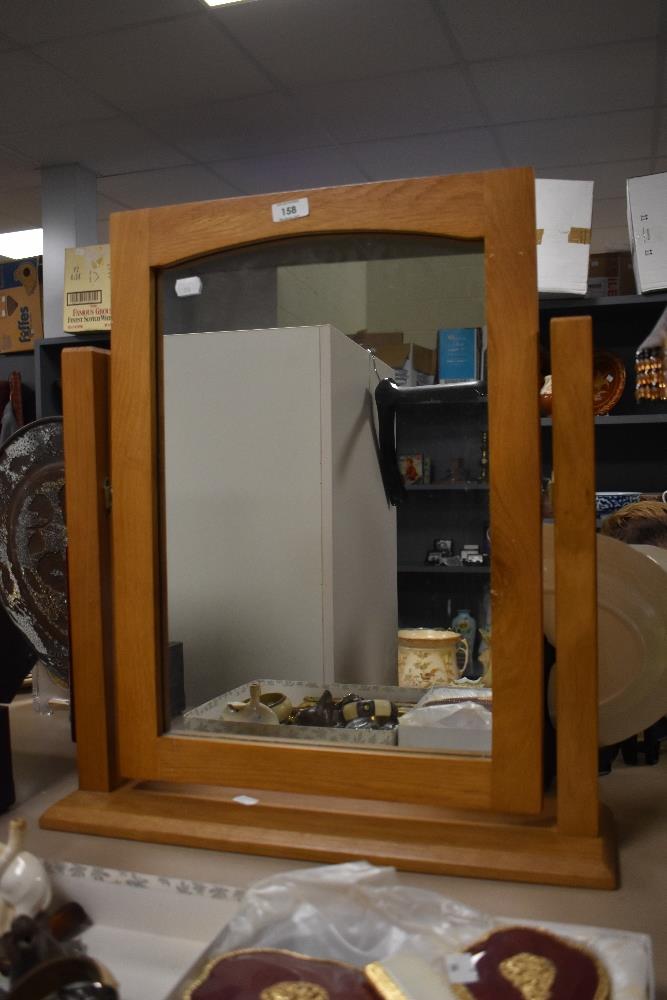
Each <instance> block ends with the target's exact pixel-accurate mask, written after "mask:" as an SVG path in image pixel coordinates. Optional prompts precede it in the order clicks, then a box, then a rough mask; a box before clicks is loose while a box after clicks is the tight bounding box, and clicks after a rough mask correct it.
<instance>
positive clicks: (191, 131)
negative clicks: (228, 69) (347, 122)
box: [137, 93, 330, 161]
mask: <svg viewBox="0 0 667 1000" xmlns="http://www.w3.org/2000/svg"><path fill="white" fill-rule="evenodd" d="M137 118H138V120H139V121H143V122H144V123H145V124H146V125H148V126H150V127H151V128H152V129H153V130H154V131H156V132H158V133H159V134H160V135H162V136H164V137H165V138H168V139H169V141H171V142H173V143H174V144H175V145H176V146H178V148H179V149H182V150H183V151H184V152H186V153H188V154H189V155H190V156H192V157H193V158H194V159H196V160H203V161H211V160H223V159H230V160H231V159H237V158H238V157H241V156H256V155H262V154H269V153H281V152H287V151H289V150H295V149H306V148H308V147H315V146H323V145H326V144H327V143H328V142H329V141H330V138H329V136H327V134H326V133H325V132H324V131H323V130H322V129H320V128H318V127H317V125H316V124H315V123H314V122H313V121H312V119H311V116H310V115H309V114H307V113H304V111H303V110H301V109H300V108H299V106H298V105H297V104H296V102H295V101H292V100H290V99H289V98H287V97H284V96H283V95H282V94H278V93H270V94H262V95H261V96H258V97H243V98H241V99H240V100H238V101H212V102H208V103H203V104H200V105H198V106H197V107H196V108H183V109H180V110H179V109H176V110H174V111H151V112H144V113H143V114H140V115H139V116H137Z"/></svg>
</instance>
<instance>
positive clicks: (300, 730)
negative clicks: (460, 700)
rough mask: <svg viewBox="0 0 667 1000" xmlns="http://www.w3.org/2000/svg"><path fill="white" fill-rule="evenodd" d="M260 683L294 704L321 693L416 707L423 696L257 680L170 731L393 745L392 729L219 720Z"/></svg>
mask: <svg viewBox="0 0 667 1000" xmlns="http://www.w3.org/2000/svg"><path fill="white" fill-rule="evenodd" d="M252 683H256V684H259V685H260V686H261V688H262V692H263V693H268V692H270V691H282V692H284V693H285V694H286V695H287V696H288V697H289V699H290V701H291V702H292V703H293V704H295V705H297V704H299V703H300V702H301V701H302V700H303V699H304V698H308V697H311V698H312V697H319V696H320V695H321V694H322V692H323V691H324V690H328V691H331V693H332V695H333V696H334V698H344V697H345V695H346V694H349V693H350V691H354V693H355V694H358V695H359V696H360V697H361V698H388V699H389V701H393V702H409V703H411V704H416V703H417V702H418V701H419V699H420V698H421V697H422V696H423V694H424V689H423V688H400V687H390V686H386V685H380V684H327V685H326V687H324V686H323V685H322V684H309V683H308V682H307V681H281V680H267V679H264V680H258V681H248V683H247V684H243V685H241V687H237V688H234V689H233V690H232V691H226V692H225V693H224V694H221V695H218V696H217V698H211V700H210V701H207V702H204V704H203V705H198V706H197V707H196V708H192V709H190V710H189V711H187V712H185V713H184V714H183V716H182V717H181V718H180V719H175V720H174V721H173V722H172V731H173V730H176V731H178V730H179V729H181V728H182V729H184V730H185V731H186V732H189V733H193V732H196V733H198V734H200V735H206V734H208V735H223V734H224V735H225V736H236V737H241V738H243V737H257V736H268V737H270V738H271V739H276V740H309V741H311V742H313V741H314V742H316V743H370V744H376V745H378V744H379V745H380V746H395V745H396V730H395V729H330V728H328V727H324V726H287V725H281V726H263V725H262V724H261V723H242V722H223V721H222V720H221V718H220V716H221V714H222V710H223V708H224V706H225V704H226V703H227V702H228V701H244V700H245V699H246V698H248V697H249V695H250V684H252Z"/></svg>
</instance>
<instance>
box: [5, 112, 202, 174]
mask: <svg viewBox="0 0 667 1000" xmlns="http://www.w3.org/2000/svg"><path fill="white" fill-rule="evenodd" d="M3 143H4V145H5V147H10V148H12V149H14V150H15V151H17V152H19V153H23V154H24V155H26V156H30V157H31V158H32V159H33V160H35V162H37V163H39V164H41V165H42V166H53V165H54V164H57V163H81V164H82V165H83V166H84V167H88V168H89V169H90V170H94V171H95V173H97V174H102V175H104V174H121V173H127V172H129V171H133V170H150V169H153V168H155V167H173V166H180V165H181V164H183V163H187V162H188V160H187V157H185V156H183V155H182V154H181V153H179V152H177V151H176V150H175V149H172V148H171V147H170V146H168V145H167V144H166V143H164V142H162V141H161V140H160V139H157V138H156V137H155V136H153V135H151V134H150V133H149V132H148V131H147V130H145V129H143V128H141V127H140V126H139V125H135V124H134V122H131V121H130V120H129V119H128V118H122V117H116V118H109V119H106V120H104V121H92V122H86V126H85V128H82V127H81V125H78V124H69V125H61V126H59V127H58V128H54V127H51V128H40V129H38V130H35V131H31V132H21V133H18V134H15V135H8V136H4V137H3Z"/></svg>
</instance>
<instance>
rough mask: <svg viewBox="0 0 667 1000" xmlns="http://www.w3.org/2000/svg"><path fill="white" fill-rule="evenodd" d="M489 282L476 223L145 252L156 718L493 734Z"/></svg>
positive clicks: (204, 727)
mask: <svg viewBox="0 0 667 1000" xmlns="http://www.w3.org/2000/svg"><path fill="white" fill-rule="evenodd" d="M484 300H485V294H484V247H483V244H482V243H481V242H471V241H452V240H447V239H440V238H432V237H414V236H408V235H403V236H402V235H396V234H381V233H379V234H363V235H360V234H347V235H337V236H308V237H306V236H304V237H292V238H287V239H280V240H276V241H273V242H270V243H263V244H259V245H255V246H249V247H243V248H238V249H234V250H230V251H226V252H224V253H221V254H217V255H215V256H212V257H207V258H204V259H200V260H197V261H191V262H189V263H188V264H186V265H179V266H178V267H173V268H169V269H167V270H164V271H162V272H161V273H160V274H159V276H158V336H159V343H160V348H161V354H162V366H161V367H162V385H161V387H160V393H161V402H162V409H163V414H164V446H163V468H162V470H161V475H162V479H163V483H164V496H163V507H162V514H163V536H164V539H165V546H164V563H163V567H162V569H163V579H164V595H165V598H164V644H165V655H164V677H163V690H164V706H165V708H164V714H165V718H164V729H165V731H171V732H177V733H179V734H186V735H187V734H190V735H197V736H202V735H205V736H210V737H211V738H219V739H225V738H230V737H231V738H234V739H253V740H256V739H258V738H259V739H270V740H299V741H301V740H308V741H315V742H319V743H327V744H332V745H340V746H349V745H350V744H351V743H355V744H363V745H365V746H366V745H367V746H369V747H372V748H374V749H375V748H376V749H378V750H386V749H393V750H395V749H397V748H398V749H402V748H406V749H409V750H410V751H413V750H415V749H416V750H424V751H429V752H442V753H474V754H478V755H479V754H481V755H486V754H489V753H490V747H491V608H490V586H489V584H490V575H489V574H490V559H491V552H490V549H491V543H490V538H491V534H490V521H489V504H488V497H489V484H488V475H489V462H490V455H489V444H488V434H487V405H486V389H485V382H486V365H487V352H486V335H485V307H484ZM369 349H370V350H369ZM387 377H391V378H392V379H393V380H394V382H395V383H396V384H397V385H398V386H399V392H398V394H397V396H396V399H397V400H398V402H397V407H396V412H395V417H391V416H390V417H389V418H388V426H389V427H390V431H391V436H392V442H394V441H395V451H396V455H395V461H394V468H396V467H397V466H398V468H399V469H400V475H401V477H402V481H403V483H404V484H405V494H404V499H403V502H402V504H400V506H399V507H398V510H396V508H394V507H392V506H391V505H390V504H389V503H388V502H387V496H386V492H385V487H384V485H383V478H382V475H381V468H380V448H379V439H380V438H381V437H382V435H381V434H380V435H379V434H378V412H377V409H376V405H375V388H376V386H377V385H378V383H379V380H380V379H382V378H387ZM461 381H470V382H476V383H479V384H478V385H476V386H475V387H474V388H470V389H469V390H463V391H462V390H461V387H460V384H459V383H460V382H461ZM439 382H443V385H445V384H446V388H443V389H439V390H438V392H437V393H436V392H433V391H431V390H429V389H428V388H426V389H422V390H421V391H420V393H419V394H418V395H419V399H418V400H416V401H415V399H414V398H412V397H414V393H412V394H410V393H408V392H407V391H403V390H404V389H407V387H411V386H425V387H428V386H429V385H433V383H436V384H437V383H439ZM452 385H458V388H457V389H455V390H452V391H450V390H451V386H452ZM383 440H384V439H383Z"/></svg>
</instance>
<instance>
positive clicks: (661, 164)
mask: <svg viewBox="0 0 667 1000" xmlns="http://www.w3.org/2000/svg"><path fill="white" fill-rule="evenodd" d="M665 172H667V159H665V158H659V159H657V160H656V161H655V169H654V170H645V171H644V173H645V174H663V173H665ZM630 176H631V177H641V176H642V175H641V174H631V175H630Z"/></svg>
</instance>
